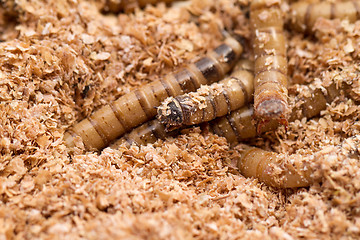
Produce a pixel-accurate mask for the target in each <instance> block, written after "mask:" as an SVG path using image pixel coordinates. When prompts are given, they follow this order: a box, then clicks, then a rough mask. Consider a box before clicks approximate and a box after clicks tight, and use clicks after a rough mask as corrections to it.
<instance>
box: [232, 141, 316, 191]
mask: <svg viewBox="0 0 360 240" xmlns="http://www.w3.org/2000/svg"><path fill="white" fill-rule="evenodd" d="M235 149H236V150H237V152H238V153H239V155H238V157H237V158H236V162H237V167H238V169H239V171H240V173H241V174H242V175H243V176H244V177H253V178H257V179H258V180H259V181H260V182H263V183H265V184H266V185H268V186H272V187H277V188H297V187H307V186H309V185H310V184H311V183H312V182H313V181H314V179H313V178H312V176H311V174H312V172H313V169H312V168H310V166H309V164H308V163H307V162H305V161H303V159H302V158H303V157H302V156H301V155H299V156H297V158H295V159H294V161H290V160H289V156H284V155H283V154H278V153H275V152H269V151H265V150H262V149H260V148H256V147H250V146H247V145H244V144H242V145H239V146H237V147H236V148H235ZM292 157H295V155H294V156H292Z"/></svg>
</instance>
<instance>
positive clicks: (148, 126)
mask: <svg viewBox="0 0 360 240" xmlns="http://www.w3.org/2000/svg"><path fill="white" fill-rule="evenodd" d="M342 88H346V86H345V85H344V86H342ZM342 88H340V89H338V88H336V85H335V84H332V85H330V86H329V87H327V88H326V89H324V90H320V89H316V90H315V91H314V92H313V93H312V94H311V96H310V97H307V98H300V99H296V102H300V103H301V104H298V105H296V106H294V108H293V109H292V112H291V117H290V120H291V121H295V120H296V119H301V118H303V117H306V118H308V119H310V118H312V117H315V116H317V115H319V114H320V112H321V111H322V110H324V109H326V104H327V103H330V102H332V101H333V100H334V99H335V98H336V97H337V96H339V94H340V91H341V90H342ZM278 125H279V122H278V121H277V120H271V121H269V122H268V124H266V125H265V126H264V127H263V128H262V129H261V133H264V132H268V131H273V130H275V129H276V128H277V127H278ZM209 126H210V129H211V130H212V131H213V132H214V133H215V134H217V135H219V136H222V137H225V138H226V139H227V141H228V142H229V143H230V144H231V145H232V146H235V145H236V144H238V143H240V142H242V141H244V140H248V139H251V138H254V137H256V136H258V132H257V128H256V124H255V122H254V110H253V108H252V107H248V106H244V107H242V108H240V109H237V110H235V111H232V112H231V113H230V114H228V115H226V116H223V117H219V118H216V119H215V120H212V121H211V122H210V123H209ZM177 133H178V132H177V131H170V132H169V131H166V129H165V126H164V125H163V124H161V123H160V122H159V121H158V120H152V121H149V122H148V123H145V124H143V125H141V126H140V127H138V128H135V129H134V130H132V131H131V132H130V133H129V134H126V135H125V136H124V137H123V138H121V139H119V140H118V141H116V142H115V143H114V144H113V145H112V148H117V146H119V145H120V144H122V143H123V142H127V143H128V144H132V143H135V144H138V145H146V144H148V143H154V142H155V141H156V140H157V139H165V138H166V137H169V136H175V135H176V134H177Z"/></svg>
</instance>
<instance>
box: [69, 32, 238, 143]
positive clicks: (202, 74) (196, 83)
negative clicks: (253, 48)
mask: <svg viewBox="0 0 360 240" xmlns="http://www.w3.org/2000/svg"><path fill="white" fill-rule="evenodd" d="M242 50H243V49H242V46H241V45H240V43H239V42H238V41H236V40H235V39H234V38H231V37H228V38H226V39H225V42H224V43H223V44H221V45H220V46H218V47H217V48H215V49H214V50H213V51H211V52H209V53H208V54H207V56H205V57H203V58H201V59H200V60H198V61H196V62H195V63H193V64H190V65H188V66H187V67H185V68H183V69H181V70H180V71H178V72H175V73H172V74H168V75H167V76H166V77H165V78H163V79H160V80H158V81H154V82H151V83H149V84H146V85H143V86H142V87H140V88H138V89H137V90H135V91H132V92H130V93H128V94H125V95H123V96H122V97H120V98H118V99H117V100H116V101H114V102H113V103H112V104H109V105H106V106H104V107H102V108H100V109H99V110H97V111H96V112H94V113H93V114H92V115H91V116H90V117H89V118H87V119H84V120H82V121H80V122H79V123H77V124H75V125H74V126H73V128H72V130H69V131H67V132H66V133H65V135H64V141H65V144H66V145H67V146H68V147H74V146H75V141H76V138H80V140H82V142H83V143H84V145H85V147H86V148H87V149H88V150H99V149H102V148H103V147H105V146H107V145H108V144H109V143H110V142H112V141H113V140H115V139H116V138H118V137H119V136H121V135H123V134H124V133H125V132H127V131H129V130H130V129H132V128H134V127H136V126H138V125H140V124H141V123H143V122H146V121H148V120H149V119H151V118H153V117H154V116H155V115H156V107H157V106H159V105H160V103H161V102H162V101H163V100H164V99H165V98H167V97H170V96H177V95H179V94H184V93H186V92H191V91H195V90H196V89H197V88H199V87H200V86H201V85H204V84H211V83H213V82H216V81H219V80H220V79H222V78H223V77H224V75H225V74H226V73H227V72H228V71H229V70H230V69H231V68H232V67H233V66H234V65H235V63H236V61H237V59H238V58H239V56H240V54H241V53H242Z"/></svg>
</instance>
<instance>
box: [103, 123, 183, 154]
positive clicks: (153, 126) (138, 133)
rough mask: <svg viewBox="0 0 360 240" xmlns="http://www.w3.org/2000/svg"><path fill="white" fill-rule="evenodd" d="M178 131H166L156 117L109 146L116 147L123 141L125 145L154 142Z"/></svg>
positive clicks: (174, 134) (172, 135) (171, 135)
mask: <svg viewBox="0 0 360 240" xmlns="http://www.w3.org/2000/svg"><path fill="white" fill-rule="evenodd" d="M178 133H179V131H176V130H175V131H171V132H169V131H166V129H165V126H164V125H163V124H161V123H160V122H159V121H158V120H157V119H154V120H151V121H148V122H146V123H144V124H142V125H140V126H139V127H137V128H135V129H134V130H132V131H131V132H130V133H127V134H125V135H124V136H123V137H122V138H120V139H119V140H117V141H115V142H114V143H113V144H111V145H110V147H111V148H113V149H117V148H119V146H120V145H121V144H123V143H125V144H126V145H127V146H130V145H132V144H137V145H146V144H148V143H154V142H156V140H158V139H165V138H167V137H174V136H176V135H177V134H178Z"/></svg>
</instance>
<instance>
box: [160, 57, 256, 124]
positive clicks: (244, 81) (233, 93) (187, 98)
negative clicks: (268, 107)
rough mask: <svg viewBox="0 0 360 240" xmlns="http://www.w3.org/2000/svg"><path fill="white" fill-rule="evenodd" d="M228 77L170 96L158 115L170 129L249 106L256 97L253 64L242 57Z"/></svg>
mask: <svg viewBox="0 0 360 240" xmlns="http://www.w3.org/2000/svg"><path fill="white" fill-rule="evenodd" d="M235 68H236V70H234V71H233V73H232V74H231V75H230V76H229V77H228V78H226V79H224V80H222V81H220V82H219V83H213V84H212V85H209V86H207V85H204V86H201V87H200V88H199V89H198V90H197V91H196V92H191V93H187V94H184V95H180V96H177V97H170V98H167V99H166V100H165V101H164V102H163V103H162V104H161V106H160V107H159V108H158V115H157V118H158V119H159V121H160V122H161V123H162V124H164V125H165V126H166V128H167V129H168V130H172V129H176V128H179V127H181V126H184V125H194V124H199V123H202V122H208V121H210V120H213V119H215V118H217V117H221V116H225V115H226V114H229V113H230V112H231V111H233V110H235V109H238V108H240V107H242V106H244V105H247V104H248V103H249V102H250V101H252V98H253V96H252V95H253V92H254V85H253V81H254V75H253V73H252V71H253V63H252V62H251V61H250V60H245V59H242V60H240V61H239V63H238V64H237V65H236V67H235Z"/></svg>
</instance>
